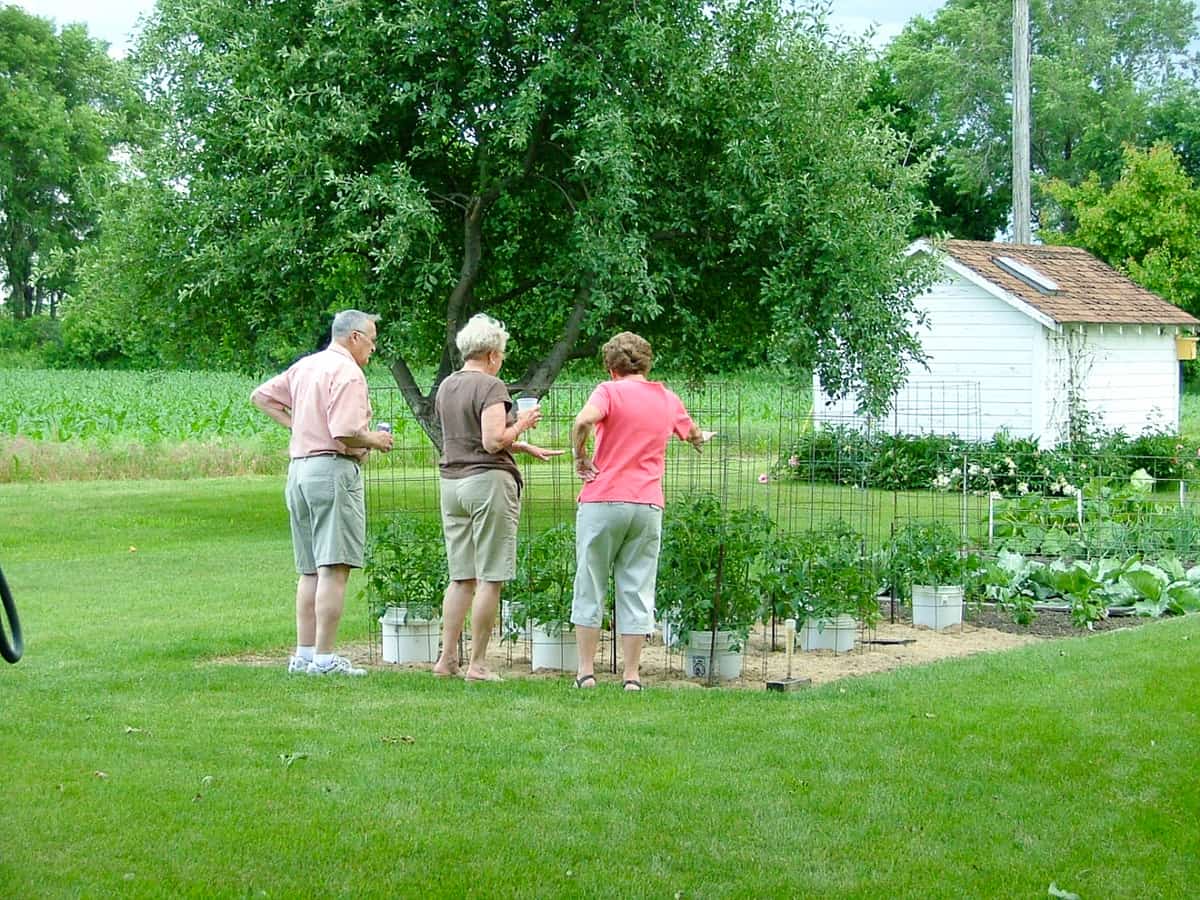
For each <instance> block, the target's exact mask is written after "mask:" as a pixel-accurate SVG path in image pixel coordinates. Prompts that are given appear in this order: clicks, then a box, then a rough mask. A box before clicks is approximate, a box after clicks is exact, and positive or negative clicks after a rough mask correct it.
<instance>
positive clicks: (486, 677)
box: [465, 668, 504, 681]
mask: <svg viewBox="0 0 1200 900" xmlns="http://www.w3.org/2000/svg"><path fill="white" fill-rule="evenodd" d="M465 680H466V681H503V680H504V679H503V678H501V677H500V676H499V675H497V674H496V673H495V672H489V671H488V670H487V669H484V668H478V669H475V668H471V669H467V674H466V676H465Z"/></svg>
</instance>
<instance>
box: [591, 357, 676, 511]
mask: <svg viewBox="0 0 1200 900" xmlns="http://www.w3.org/2000/svg"><path fill="white" fill-rule="evenodd" d="M588 403H589V404H590V405H592V406H594V407H595V408H596V409H597V410H599V411H600V414H601V416H602V418H601V419H600V421H599V422H597V423H596V447H595V452H594V453H593V454H592V463H593V465H595V467H596V469H597V470H598V472H599V474H598V475H597V476H596V479H595V480H594V481H590V482H588V483H587V484H585V485H584V486H583V490H582V491H580V493H579V502H580V503H648V504H652V505H654V506H658V507H662V506H663V490H662V478H663V471H664V469H665V468H666V453H667V441H669V440H670V439H671V435H672V434H674V435H676V436H677V437H679V438H681V439H682V438H686V437H687V436H688V434H689V432H691V430H692V428H693V427H694V426H693V424H692V417H691V416H689V415H688V411H687V410H686V409H684V406H683V401H681V400H680V399H679V397H677V396H676V395H675V393H674V392H672V391H669V390H667V388H666V387H664V386H663V385H662V384H660V383H659V382H657V381H624V380H619V381H606V382H604V383H603V384H600V385H598V386H597V387H596V389H595V390H594V391H592V396H591V397H589V398H588Z"/></svg>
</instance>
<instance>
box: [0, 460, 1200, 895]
mask: <svg viewBox="0 0 1200 900" xmlns="http://www.w3.org/2000/svg"><path fill="white" fill-rule="evenodd" d="M280 493H281V484H280V481H279V479H278V478H273V477H268V478H263V477H251V478H245V479H237V480H234V479H229V480H221V479H217V480H196V481H189V482H91V483H86V484H36V485H28V484H15V485H14V484H8V485H0V509H3V510H4V517H5V526H6V527H5V528H4V529H3V530H2V531H0V564H2V565H3V567H4V571H5V574H6V575H7V576H8V579H9V582H10V584H11V585H12V587H13V590H14V593H15V595H16V598H17V601H18V603H19V605H20V608H21V612H22V617H23V620H24V625H25V631H26V658H25V659H24V660H23V661H22V662H21V663H19V664H18V665H16V666H11V667H10V666H4V667H3V668H2V669H0V710H2V711H3V712H2V713H0V715H2V719H0V722H2V727H0V760H2V763H0V765H2V766H3V773H4V775H3V784H4V790H3V792H2V793H0V796H2V797H3V802H4V815H2V816H0V893H2V894H3V895H4V896H10V897H62V896H88V897H91V896H113V895H119V896H144V897H157V896H205V897H208V896H220V897H258V896H270V897H291V896H301V897H307V896H322V895H331V894H332V895H340V896H389V897H390V896H412V897H424V896H446V897H461V896H465V895H475V896H496V897H530V896H547V897H549V896H581V897H635V896H636V897H642V896H647V897H675V896H683V897H774V896H778V897H803V896H837V897H871V898H876V897H921V898H924V897H953V898H960V897H1000V896H1003V897H1045V896H1046V895H1047V888H1048V886H1049V885H1050V883H1051V882H1054V883H1056V884H1057V885H1058V886H1059V887H1060V888H1062V889H1064V890H1069V891H1074V892H1076V893H1077V894H1079V895H1080V896H1081V897H1084V898H1097V897H1105V898H1122V897H1129V898H1143V897H1187V896H1192V895H1194V890H1195V886H1196V884H1197V879H1198V878H1200V864H1198V863H1197V859H1200V838H1198V835H1200V832H1198V830H1197V828H1196V811H1197V809H1200V782H1198V780H1197V779H1196V778H1195V772H1194V769H1195V753H1196V735H1197V734H1198V733H1200V695H1198V694H1197V692H1196V690H1195V684H1196V680H1197V677H1198V676H1200V663H1198V662H1197V660H1198V658H1200V654H1197V652H1196V647H1197V645H1198V643H1200V617H1191V618H1189V619H1182V620H1173V621H1165V622H1160V623H1154V624H1150V625H1147V626H1144V627H1143V628H1140V629H1136V630H1127V631H1119V632H1114V633H1107V634H1104V635H1098V636H1096V637H1091V638H1087V639H1077V640H1070V641H1066V642H1061V643H1046V644H1042V645H1037V646H1034V647H1031V648H1028V649H1025V650H1020V651H1014V652H1011V653H1006V654H1003V655H991V656H986V657H976V658H973V659H968V660H961V661H955V662H945V663H941V664H938V665H935V666H931V667H928V668H923V669H911V670H908V671H904V672H900V673H897V674H891V675H884V676H875V677H869V678H862V679H855V680H850V681H845V682H842V683H840V684H834V685H830V686H828V687H824V688H819V689H814V690H810V691H806V692H802V693H799V694H786V695H783V694H768V693H765V692H764V693H762V694H755V693H747V692H744V691H702V690H695V691H674V690H666V689H661V690H657V691H648V692H646V693H645V694H644V695H641V696H629V695H625V694H622V693H620V692H618V691H617V690H616V689H615V688H613V689H602V690H598V691H595V692H589V693H579V692H574V691H572V690H571V689H570V688H569V686H568V685H569V681H532V680H531V681H524V682H521V681H510V682H507V683H505V684H502V685H486V686H481V685H467V684H464V683H462V682H459V681H450V682H447V681H441V680H435V679H433V678H431V677H429V676H428V675H424V674H419V673H418V674H402V673H391V672H373V673H372V674H371V675H370V676H369V677H368V678H366V679H364V680H361V681H353V682H351V681H335V682H328V681H323V680H316V679H307V678H303V677H288V676H287V675H285V674H284V672H283V670H282V663H283V660H284V658H285V655H286V652H287V648H288V646H289V643H290V641H291V638H292V634H291V628H292V625H291V613H290V605H291V592H292V587H293V579H292V575H291V573H290V550H289V547H288V543H287V535H286V526H285V518H284V512H283V509H282V504H281V497H280ZM362 609H363V608H362V605H361V603H360V602H359V601H357V600H355V599H353V598H352V600H351V608H350V613H349V615H348V619H347V622H346V627H345V630H344V632H343V636H344V637H347V638H351V637H359V638H361V637H362V636H363V635H364V634H365V631H366V623H365V615H364V614H363V612H362ZM249 650H258V651H265V652H271V653H274V654H276V655H277V657H278V659H279V663H280V664H279V665H277V666H274V667H251V666H238V665H228V664H217V663H215V662H213V657H215V656H218V655H224V654H231V653H239V652H244V651H249ZM287 760H291V764H290V765H288V764H287ZM101 773H102V774H101Z"/></svg>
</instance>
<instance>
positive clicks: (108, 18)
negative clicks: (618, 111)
mask: <svg viewBox="0 0 1200 900" xmlns="http://www.w3.org/2000/svg"><path fill="white" fill-rule="evenodd" d="M0 2H3V3H15V4H16V5H17V6H21V7H24V8H25V9H26V10H28V11H29V12H31V13H33V14H34V15H37V16H42V17H43V18H47V19H53V20H54V21H55V22H56V23H58V24H59V25H60V26H61V25H66V24H69V23H71V22H83V23H85V24H86V25H87V27H88V32H89V33H90V34H91V35H92V36H93V37H98V38H100V39H101V40H105V41H108V43H109V45H110V52H112V53H113V54H115V55H122V54H123V53H124V51H125V48H126V47H127V46H128V44H129V42H130V41H129V38H130V35H131V33H132V32H133V31H134V30H135V29H136V28H137V20H138V17H139V16H141V15H143V14H145V13H148V12H149V11H150V10H151V9H153V8H154V0H0ZM944 2H945V0H833V3H832V12H831V14H830V17H829V18H830V22H831V24H833V25H834V26H835V27H837V28H840V29H842V30H844V31H847V32H850V33H853V34H860V33H862V32H863V31H864V30H865V29H866V28H867V27H869V26H870V25H872V24H874V25H876V26H877V41H879V42H886V41H887V40H888V39H890V38H892V37H894V36H895V35H897V34H899V33H900V29H901V28H903V27H904V23H905V22H907V21H908V20H909V19H911V18H912V17H913V16H915V15H918V14H920V15H925V16H930V15H932V14H933V13H934V12H935V11H936V10H937V9H938V8H939V7H940V6H942V4H943V3H944Z"/></svg>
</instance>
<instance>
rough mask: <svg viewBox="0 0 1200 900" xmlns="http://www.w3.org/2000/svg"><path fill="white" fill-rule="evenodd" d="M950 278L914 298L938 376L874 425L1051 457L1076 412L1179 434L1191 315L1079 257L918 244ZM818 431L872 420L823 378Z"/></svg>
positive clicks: (1028, 248)
mask: <svg viewBox="0 0 1200 900" xmlns="http://www.w3.org/2000/svg"><path fill="white" fill-rule="evenodd" d="M909 253H934V254H936V255H937V258H938V260H939V261H940V262H941V265H942V271H943V272H944V274H945V279H944V280H942V281H940V282H939V283H937V284H936V285H935V286H934V287H933V288H932V289H931V290H930V291H928V292H927V293H926V294H924V295H922V296H921V297H919V298H918V299H917V301H916V304H915V305H916V308H917V310H918V311H920V312H922V313H924V316H925V323H924V325H923V326H922V327H921V329H920V330H919V332H918V333H919V335H920V337H921V343H922V347H923V348H924V351H925V355H926V357H927V364H928V367H929V368H928V371H927V370H925V369H924V368H923V367H920V366H917V367H914V368H913V370H912V371H911V372H910V377H909V380H908V382H907V383H906V385H905V386H904V387H903V388H901V390H900V391H899V393H898V394H897V395H896V397H895V398H894V403H893V406H892V410H891V412H890V413H889V414H888V415H887V416H886V417H884V418H882V419H880V420H879V421H878V422H877V423H876V427H883V428H886V429H888V430H890V431H893V432H897V433H908V434H923V433H934V434H957V435H959V436H960V437H968V438H973V439H984V440H986V439H988V438H990V437H991V436H992V435H993V434H995V432H997V431H999V430H1001V429H1005V430H1007V431H1008V432H1009V433H1010V434H1011V435H1013V436H1014V437H1027V436H1035V437H1037V438H1039V440H1040V442H1041V443H1042V445H1043V446H1051V445H1053V444H1055V443H1058V442H1059V441H1061V440H1062V439H1063V438H1064V437H1065V436H1066V429H1067V425H1068V421H1069V417H1070V414H1071V410H1072V409H1075V410H1086V411H1087V413H1088V414H1089V415H1090V416H1091V417H1092V420H1093V422H1094V423H1095V424H1097V425H1099V426H1101V427H1103V428H1106V429H1122V430H1124V431H1125V432H1126V433H1127V434H1130V435H1136V434H1140V433H1142V432H1143V431H1145V430H1146V429H1147V428H1159V429H1163V428H1166V429H1171V430H1175V429H1177V428H1178V427H1179V388H1180V384H1179V382H1180V377H1179V360H1180V359H1183V358H1191V357H1190V356H1189V355H1188V354H1189V353H1191V354H1194V353H1195V346H1196V340H1195V338H1192V337H1189V335H1190V334H1191V333H1192V331H1193V330H1194V329H1195V328H1196V327H1197V326H1200V320H1197V319H1196V318H1194V317H1193V316H1192V315H1190V314H1189V313H1186V312H1184V311H1183V310H1182V309H1180V308H1179V307H1177V306H1175V305H1173V304H1171V303H1169V302H1167V301H1166V300H1164V299H1163V298H1161V297H1159V296H1158V295H1157V294H1154V293H1152V292H1150V291H1147V290H1145V289H1144V288H1141V287H1138V286H1137V285H1136V284H1134V283H1133V282H1132V281H1130V280H1129V279H1128V278H1126V277H1125V276H1124V275H1122V274H1120V273H1119V272H1117V271H1116V270H1114V269H1112V268H1111V267H1109V266H1108V265H1106V264H1104V263H1103V262H1101V261H1100V260H1098V259H1096V258H1095V257H1094V256H1092V255H1091V254H1090V253H1088V252H1087V251H1085V250H1080V249H1078V248H1076V247H1049V246H1041V245H1030V244H1000V243H993V242H990V241H946V242H945V243H944V244H942V245H939V246H938V247H937V248H935V247H933V246H932V245H930V244H929V243H928V242H926V241H917V242H916V243H914V244H913V245H911V246H910V247H909ZM813 388H814V390H813V396H814V398H815V402H814V404H813V417H814V419H815V420H816V421H817V422H822V421H824V422H830V421H837V422H839V423H847V422H851V421H862V420H861V417H859V416H858V415H857V414H856V412H855V408H856V406H857V401H856V399H855V398H854V397H846V398H843V399H842V400H840V401H836V402H831V401H830V400H829V398H828V397H827V396H826V395H825V394H824V393H823V392H822V390H821V384H820V381H819V380H818V379H816V378H814V384H813Z"/></svg>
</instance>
